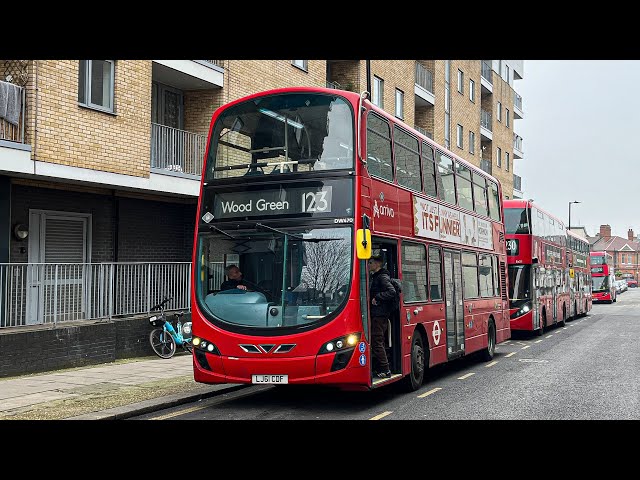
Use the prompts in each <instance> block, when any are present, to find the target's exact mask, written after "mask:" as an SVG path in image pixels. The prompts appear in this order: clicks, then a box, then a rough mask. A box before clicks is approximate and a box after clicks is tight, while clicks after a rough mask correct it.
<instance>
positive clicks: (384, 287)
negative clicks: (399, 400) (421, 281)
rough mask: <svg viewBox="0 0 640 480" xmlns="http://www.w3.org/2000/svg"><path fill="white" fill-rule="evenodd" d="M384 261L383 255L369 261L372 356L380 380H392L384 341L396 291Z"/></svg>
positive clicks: (373, 257) (376, 374) (375, 372)
mask: <svg viewBox="0 0 640 480" xmlns="http://www.w3.org/2000/svg"><path fill="white" fill-rule="evenodd" d="M383 262H384V260H383V258H382V256H381V255H375V256H372V257H371V258H370V259H369V273H370V274H371V282H370V283H369V298H370V299H371V308H370V313H371V356H372V357H373V360H374V361H375V362H376V363H377V368H376V369H374V375H375V376H376V377H378V378H390V377H391V370H390V369H389V360H388V359H387V352H386V351H385V349H384V339H385V337H386V335H387V326H388V322H389V317H390V316H391V308H392V304H393V299H394V297H395V295H396V289H395V288H394V287H393V284H392V283H391V276H390V275H389V271H388V270H387V269H386V268H383V267H382V264H383Z"/></svg>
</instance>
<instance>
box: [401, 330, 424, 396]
mask: <svg viewBox="0 0 640 480" xmlns="http://www.w3.org/2000/svg"><path fill="white" fill-rule="evenodd" d="M425 359H426V355H425V345H424V339H423V338H422V334H421V333H420V332H419V331H418V330H417V329H416V330H414V331H413V336H412V337H411V371H410V372H409V374H408V375H407V377H406V378H405V379H404V386H405V389H406V390H408V391H410V392H414V391H416V390H417V389H419V388H420V386H421V385H422V382H423V380H424V370H425V366H426V362H425Z"/></svg>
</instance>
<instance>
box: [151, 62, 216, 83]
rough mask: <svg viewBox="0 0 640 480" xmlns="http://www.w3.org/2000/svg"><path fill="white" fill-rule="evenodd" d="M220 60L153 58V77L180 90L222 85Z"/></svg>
mask: <svg viewBox="0 0 640 480" xmlns="http://www.w3.org/2000/svg"><path fill="white" fill-rule="evenodd" d="M221 65H222V60H154V61H153V67H152V68H153V79H154V80H155V81H157V82H159V83H163V84H165V85H171V86H173V87H175V88H178V89H180V90H210V89H212V88H222V87H223V86H224V69H223V68H222V66H221Z"/></svg>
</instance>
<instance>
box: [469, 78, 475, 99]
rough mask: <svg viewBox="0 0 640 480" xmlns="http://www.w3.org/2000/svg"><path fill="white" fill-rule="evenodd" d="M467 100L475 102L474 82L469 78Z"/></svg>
mask: <svg viewBox="0 0 640 480" xmlns="http://www.w3.org/2000/svg"><path fill="white" fill-rule="evenodd" d="M469 100H471V101H472V102H473V103H476V82H474V81H473V80H471V79H469Z"/></svg>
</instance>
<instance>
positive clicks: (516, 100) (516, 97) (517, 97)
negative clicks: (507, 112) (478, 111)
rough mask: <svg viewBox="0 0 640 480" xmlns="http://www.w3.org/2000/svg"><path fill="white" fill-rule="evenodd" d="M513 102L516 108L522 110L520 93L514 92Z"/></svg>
mask: <svg viewBox="0 0 640 480" xmlns="http://www.w3.org/2000/svg"><path fill="white" fill-rule="evenodd" d="M513 104H514V105H515V107H516V108H518V109H519V110H520V111H522V97H521V96H520V95H518V94H517V93H516V92H513Z"/></svg>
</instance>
